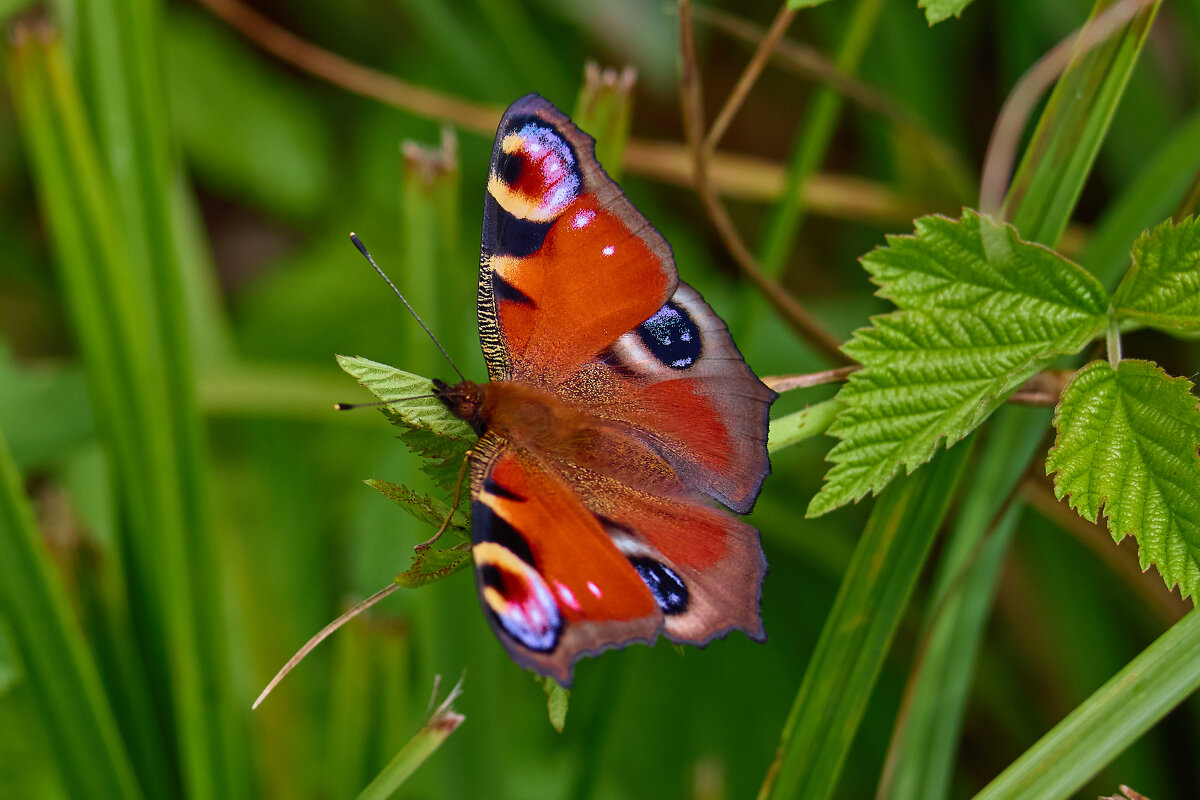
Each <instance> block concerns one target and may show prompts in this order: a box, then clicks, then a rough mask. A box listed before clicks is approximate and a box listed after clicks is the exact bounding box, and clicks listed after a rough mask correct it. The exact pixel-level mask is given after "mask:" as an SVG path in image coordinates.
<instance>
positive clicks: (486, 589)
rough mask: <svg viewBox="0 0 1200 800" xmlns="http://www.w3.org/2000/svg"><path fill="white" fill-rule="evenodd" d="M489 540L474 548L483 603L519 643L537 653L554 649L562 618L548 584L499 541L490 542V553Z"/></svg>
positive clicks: (560, 630)
mask: <svg viewBox="0 0 1200 800" xmlns="http://www.w3.org/2000/svg"><path fill="white" fill-rule="evenodd" d="M489 544H490V543H487V542H484V543H483V544H480V545H476V546H475V548H474V551H475V552H474V555H475V559H476V562H477V563H479V565H480V566H479V582H480V587H481V590H482V593H483V601H484V603H485V604H486V605H487V607H488V609H489V610H490V611H491V612H492V613H493V614H494V615H495V617H496V621H497V622H499V623H500V627H502V628H504V630H505V632H506V633H508V635H509V636H511V637H513V638H514V639H516V640H517V641H518V642H520V643H521V644H522V645H524V646H525V647H527V648H529V649H530V650H535V651H537V652H539V653H548V652H550V651H552V650H554V648H555V647H557V646H558V638H559V635H560V634H561V633H562V626H563V622H562V615H561V614H559V611H558V603H557V602H556V601H555V599H554V595H553V594H551V592H550V587H549V586H547V585H546V582H545V581H544V580H543V579H542V576H541V575H538V573H537V571H536V570H535V569H534V568H533V567H531V566H529V565H528V564H526V563H525V562H524V561H521V560H520V559H519V558H517V557H516V556H514V555H513V554H512V553H511V552H508V551H505V550H504V548H502V547H500V546H499V545H495V544H492V545H490V546H491V548H492V552H490V553H489V552H488V546H489ZM481 550H483V551H484V553H486V555H481V553H480V551H481ZM497 553H504V555H502V556H499V557H497ZM489 559H491V560H489Z"/></svg>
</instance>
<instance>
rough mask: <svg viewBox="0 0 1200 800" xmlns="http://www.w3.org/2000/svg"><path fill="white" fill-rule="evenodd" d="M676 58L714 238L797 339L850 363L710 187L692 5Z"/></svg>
mask: <svg viewBox="0 0 1200 800" xmlns="http://www.w3.org/2000/svg"><path fill="white" fill-rule="evenodd" d="M679 55H680V74H679V98H680V105H681V108H682V112H683V130H684V134H685V138H686V139H687V142H688V146H689V147H690V148H691V150H692V160H693V163H694V166H695V169H694V173H695V189H696V193H697V194H698V195H699V196H700V201H701V203H702V204H703V205H704V208H705V210H706V211H707V212H708V216H709V218H710V219H711V220H712V223H713V226H714V227H715V228H716V230H717V235H718V236H720V238H721V241H722V242H723V243H724V245H725V247H726V249H727V250H729V253H730V255H732V256H733V259H734V261H736V262H737V265H738V267H740V268H741V271H742V274H744V275H745V276H746V277H747V278H748V279H749V281H750V283H751V284H753V285H754V287H755V288H756V289H757V290H758V291H759V292H761V293H762V295H763V297H765V298H766V300H767V302H768V303H770V305H771V306H772V307H773V308H774V309H775V310H776V311H778V312H779V314H780V315H781V316H782V317H783V319H784V321H785V322H787V324H788V325H789V326H790V327H791V328H792V329H793V330H794V331H795V332H796V333H797V334H799V335H800V337H801V338H803V339H804V340H805V341H807V342H808V343H809V344H810V345H811V346H812V347H813V348H814V349H815V350H817V351H818V352H820V353H822V354H823V355H825V356H826V357H827V358H829V359H830V360H831V361H833V362H834V363H836V364H849V363H850V359H849V358H848V357H847V356H846V355H845V354H844V353H842V351H841V349H840V348H839V346H838V341H837V339H835V338H834V337H833V336H832V335H831V334H830V333H829V332H828V331H826V330H825V329H824V326H823V325H822V324H821V322H820V321H819V320H818V319H817V318H816V317H815V316H813V315H812V314H811V313H810V312H809V311H808V309H806V308H805V307H804V306H803V305H801V304H800V302H799V301H798V300H796V298H794V297H792V295H791V294H789V293H788V292H787V291H786V290H785V289H784V288H783V287H782V286H780V285H779V284H778V283H776V282H775V281H774V280H772V279H771V278H769V277H768V276H767V275H766V274H765V273H764V272H763V271H762V269H761V268H760V267H759V265H758V262H757V261H756V260H755V258H754V256H753V255H752V254H751V253H750V250H749V248H747V247H746V243H745V242H744V241H743V240H742V237H741V234H739V233H738V231H737V228H736V227H735V226H734V224H733V220H732V219H730V217H729V214H728V212H727V211H726V210H725V206H724V205H722V204H721V201H720V199H719V198H718V197H717V194H716V192H715V191H714V190H713V188H712V184H711V183H709V179H708V153H707V152H706V150H705V148H704V104H703V100H702V98H701V92H700V69H699V64H698V61H697V58H696V37H695V31H694V30H693V25H692V4H691V2H690V0H679Z"/></svg>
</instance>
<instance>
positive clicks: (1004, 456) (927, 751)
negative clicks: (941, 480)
mask: <svg viewBox="0 0 1200 800" xmlns="http://www.w3.org/2000/svg"><path fill="white" fill-rule="evenodd" d="M1049 418H1050V414H1049V412H1048V411H1047V410H1045V409H1030V408H1015V407H1013V408H1006V409H1003V410H1002V411H1001V412H1000V413H999V414H997V415H996V421H995V424H994V425H993V426H992V429H991V433H990V436H989V439H988V448H987V457H986V458H984V459H982V460H981V461H980V463H979V466H978V468H977V469H976V471H975V474H974V475H973V476H972V478H971V480H970V482H969V485H970V489H969V490H968V491H967V493H966V497H965V498H964V500H963V505H962V510H961V511H960V512H959V515H958V520H957V522H956V523H955V525H954V529H953V531H951V533H950V536H949V537H948V540H947V544H946V548H945V551H944V553H943V555H942V558H941V560H940V561H939V563H938V573H937V578H936V579H935V583H934V590H933V593H932V595H931V597H930V600H929V613H928V614H927V617H928V618H927V620H926V624H925V630H924V632H923V646H922V649H921V651H920V652H919V654H918V660H917V663H916V664H915V665H914V667H913V672H912V674H911V676H910V677H909V687H908V691H907V693H906V699H905V703H904V708H903V709H902V711H901V714H900V717H899V719H898V720H897V724H896V730H895V732H894V733H893V736H892V746H891V749H890V751H889V753H888V765H887V767H886V768H885V773H884V776H883V777H882V778H881V780H880V786H879V791H878V792H877V794H876V798H877V800H937V799H938V798H944V797H946V796H947V793H948V792H949V790H950V778H951V775H952V771H953V768H954V763H955V757H956V755H957V753H958V737H959V734H960V732H961V730H962V724H963V717H964V715H965V711H966V703H967V698H968V694H969V692H970V688H971V687H970V684H971V678H972V676H973V674H974V670H975V659H976V656H977V654H978V650H979V646H980V642H981V639H982V637H983V632H984V628H985V626H986V624H987V619H988V616H989V614H990V612H991V606H992V600H993V599H994V594H995V591H996V585H997V581H998V579H999V574H1000V568H1001V567H1002V566H1003V563H1004V557H1005V555H1006V553H1007V551H1008V544H1009V542H1010V540H1011V537H1012V534H1013V531H1014V530H1015V527H1016V521H1017V519H1018V517H1019V516H1020V513H1021V510H1022V506H1021V504H1019V503H1014V504H1013V505H1011V506H1010V507H1009V508H1008V510H1007V511H1005V512H1004V513H1003V514H1002V516H1000V517H999V518H997V516H996V514H997V512H999V511H1000V509H1001V505H1002V503H1003V501H1004V498H1005V497H1006V496H1008V494H1009V492H1010V491H1011V490H1012V487H1013V485H1014V484H1015V483H1016V482H1017V480H1019V479H1020V477H1021V475H1023V474H1024V468H1025V465H1026V464H1028V463H1029V459H1030V458H1031V457H1032V456H1033V453H1034V451H1035V449H1036V447H1037V445H1038V443H1039V442H1041V441H1042V438H1043V432H1044V431H1045V430H1046V425H1047V424H1048V422H1049Z"/></svg>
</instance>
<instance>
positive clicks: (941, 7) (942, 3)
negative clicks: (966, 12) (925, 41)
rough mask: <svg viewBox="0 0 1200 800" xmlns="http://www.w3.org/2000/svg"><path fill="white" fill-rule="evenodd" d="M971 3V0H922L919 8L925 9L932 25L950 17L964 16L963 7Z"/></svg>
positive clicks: (926, 17)
mask: <svg viewBox="0 0 1200 800" xmlns="http://www.w3.org/2000/svg"><path fill="white" fill-rule="evenodd" d="M970 4H971V0H920V2H918V3H917V7H918V8H923V9H925V19H926V21H927V22H929V24H930V25H934V24H936V23H938V22H941V21H942V20H944V19H949V18H950V17H958V16H962V12H963V9H964V8H966V7H967V6H968V5H970Z"/></svg>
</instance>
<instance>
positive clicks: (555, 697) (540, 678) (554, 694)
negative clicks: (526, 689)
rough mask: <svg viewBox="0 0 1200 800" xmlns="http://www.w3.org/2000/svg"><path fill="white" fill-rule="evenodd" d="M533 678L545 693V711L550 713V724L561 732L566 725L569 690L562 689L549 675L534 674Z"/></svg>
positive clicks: (569, 697) (569, 698)
mask: <svg viewBox="0 0 1200 800" xmlns="http://www.w3.org/2000/svg"><path fill="white" fill-rule="evenodd" d="M533 679H534V680H535V681H536V682H537V684H538V686H541V687H542V691H544V692H545V693H546V712H547V713H548V714H549V715H550V725H551V726H552V727H553V728H554V730H556V731H558V732H559V733H562V732H563V728H565V727H566V725H567V706H568V704H569V703H570V701H571V690H570V689H564V688H563V687H562V685H561V684H559V682H558V681H556V680H554V678H551V677H550V676H549V675H534V676H533Z"/></svg>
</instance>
